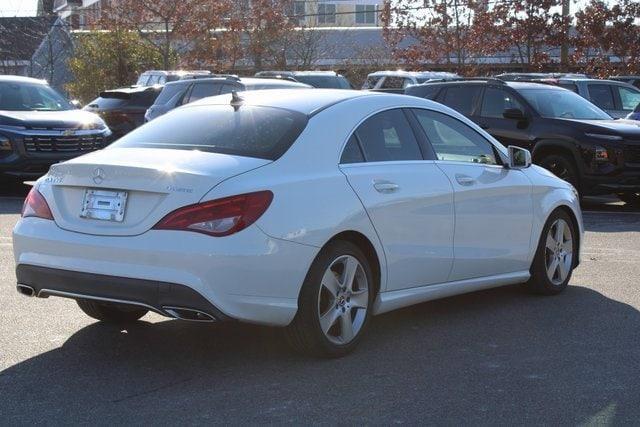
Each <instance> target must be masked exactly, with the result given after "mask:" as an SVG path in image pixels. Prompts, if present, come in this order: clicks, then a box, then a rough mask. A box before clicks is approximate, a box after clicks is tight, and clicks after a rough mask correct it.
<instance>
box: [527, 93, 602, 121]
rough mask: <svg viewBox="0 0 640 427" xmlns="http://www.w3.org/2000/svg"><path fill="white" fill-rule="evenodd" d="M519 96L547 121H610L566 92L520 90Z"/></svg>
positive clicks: (584, 100)
mask: <svg viewBox="0 0 640 427" xmlns="http://www.w3.org/2000/svg"><path fill="white" fill-rule="evenodd" d="M518 92H519V93H520V95H522V96H523V97H524V99H526V100H527V102H528V103H529V104H530V105H531V107H533V109H534V110H536V111H537V112H538V114H540V115H541V116H542V117H544V118H547V119H578V120H610V119H611V116H609V115H608V114H607V113H605V112H604V111H602V110H601V109H599V108H598V107H596V106H595V105H593V104H592V103H590V102H589V101H587V100H586V99H584V98H583V97H581V96H580V95H578V94H575V93H573V92H569V91H568V90H558V89H521V90H519V91H518Z"/></svg>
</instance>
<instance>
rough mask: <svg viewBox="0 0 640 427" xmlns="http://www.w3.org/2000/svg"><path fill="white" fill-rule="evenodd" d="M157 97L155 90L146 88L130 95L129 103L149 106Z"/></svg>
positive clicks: (134, 105) (137, 105)
mask: <svg viewBox="0 0 640 427" xmlns="http://www.w3.org/2000/svg"><path fill="white" fill-rule="evenodd" d="M157 97H158V92H157V91H152V90H146V91H144V92H137V93H133V94H132V95H131V101H130V105H131V106H133V107H147V108H148V107H150V106H151V105H153V102H154V101H155V100H156V98H157Z"/></svg>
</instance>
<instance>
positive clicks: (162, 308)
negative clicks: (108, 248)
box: [16, 264, 230, 321]
mask: <svg viewBox="0 0 640 427" xmlns="http://www.w3.org/2000/svg"><path fill="white" fill-rule="evenodd" d="M16 278H17V279H18V286H21V287H24V286H28V287H29V288H31V289H32V290H33V296H37V297H40V298H47V297H49V296H61V297H67V298H74V299H83V298H84V299H93V300H98V301H107V302H115V303H124V304H131V305H137V306H142V307H145V308H147V309H149V310H153V311H155V312H157V313H160V314H162V315H165V316H169V317H176V315H175V310H176V308H180V309H187V310H190V311H192V312H193V313H198V312H200V313H205V314H207V315H208V316H210V317H211V318H212V319H208V320H216V321H223V320H229V319H230V318H229V317H228V316H226V315H225V314H223V313H222V312H221V311H220V310H219V309H218V308H217V307H215V306H214V305H213V304H211V303H210V302H209V301H207V299H206V298H204V297H203V296H202V295H200V294H199V293H198V292H196V291H194V290H193V289H191V288H189V287H187V286H184V285H178V284H175V283H165V282H158V281H154V280H141V279H131V278H127V277H117V276H107V275H102V274H89V273H81V272H77V271H69V270H60V269H56V268H48V267H38V266H34V265H24V264H23V265H19V266H18V267H17V268H16ZM204 319H205V317H203V318H202V320H204Z"/></svg>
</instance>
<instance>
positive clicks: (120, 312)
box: [76, 299, 149, 323]
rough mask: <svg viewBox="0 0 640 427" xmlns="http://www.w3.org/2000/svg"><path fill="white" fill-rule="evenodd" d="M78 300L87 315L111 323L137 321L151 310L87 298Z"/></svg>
mask: <svg viewBox="0 0 640 427" xmlns="http://www.w3.org/2000/svg"><path fill="white" fill-rule="evenodd" d="M76 302H77V303H78V306H79V307H80V309H82V311H84V312H85V314H86V315H87V316H90V317H93V318H94V319H97V320H101V321H103V322H110V323H129V322H135V321H136V320H138V319H140V318H141V317H142V316H144V315H145V314H147V313H148V312H149V310H145V309H144V308H139V307H135V306H131V305H123V304H110V303H102V302H97V301H91V300H86V299H79V300H76Z"/></svg>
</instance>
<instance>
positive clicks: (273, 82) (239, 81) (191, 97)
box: [144, 76, 311, 122]
mask: <svg viewBox="0 0 640 427" xmlns="http://www.w3.org/2000/svg"><path fill="white" fill-rule="evenodd" d="M310 87H311V86H309V85H306V84H302V83H298V82H292V81H287V80H279V79H262V78H250V77H249V78H245V77H242V78H240V77H236V76H226V77H213V78H207V79H197V80H179V81H177V82H171V83H167V84H166V85H165V87H164V89H162V92H161V93H160V96H158V98H157V99H156V101H155V103H154V104H153V105H152V106H151V107H149V109H148V110H147V112H146V114H145V116H144V117H145V121H147V122H148V121H150V120H153V119H155V118H156V117H159V116H161V115H163V114H165V113H168V112H169V111H171V110H173V109H174V108H176V107H179V106H181V105H184V104H188V103H190V102H193V101H197V100H198V99H201V98H205V97H207V96H215V95H223V94H225V93H231V92H234V91H237V92H240V91H245V90H263V89H296V88H297V89H308V88H310Z"/></svg>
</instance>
